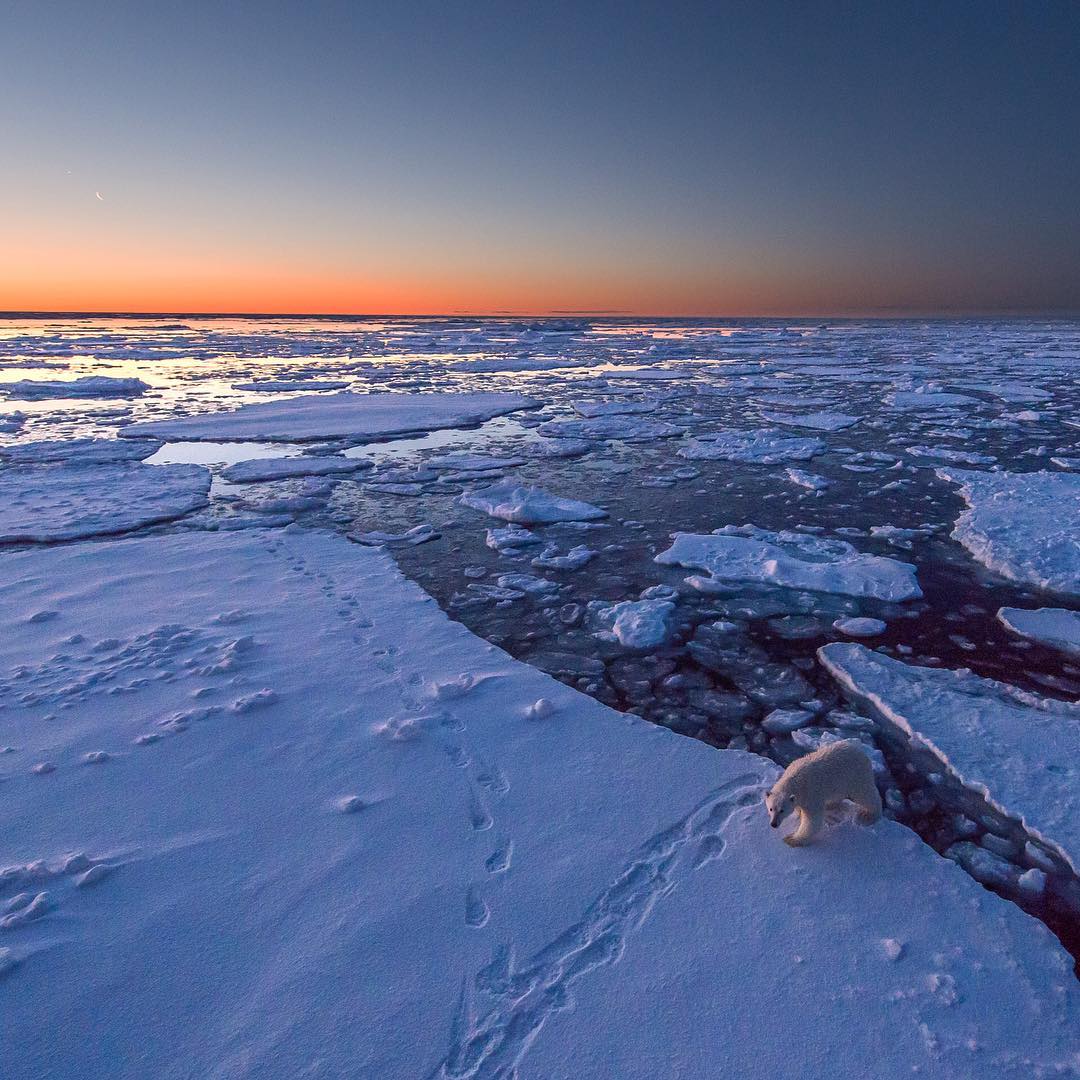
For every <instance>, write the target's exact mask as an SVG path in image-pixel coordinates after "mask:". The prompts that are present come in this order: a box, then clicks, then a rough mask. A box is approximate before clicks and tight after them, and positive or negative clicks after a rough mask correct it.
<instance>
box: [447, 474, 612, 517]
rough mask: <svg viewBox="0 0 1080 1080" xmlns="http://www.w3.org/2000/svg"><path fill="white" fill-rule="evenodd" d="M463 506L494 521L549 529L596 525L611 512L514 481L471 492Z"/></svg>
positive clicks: (463, 500) (463, 498) (465, 496)
mask: <svg viewBox="0 0 1080 1080" xmlns="http://www.w3.org/2000/svg"><path fill="white" fill-rule="evenodd" d="M458 501H459V502H460V503H461V504H462V505H463V506H471V507H472V508H473V509H474V510H483V511H484V513H486V514H490V515H491V516H492V517H497V518H502V520H503V521H512V522H514V523H515V524H517V525H549V524H551V523H552V522H555V521H596V520H598V519H599V518H605V517H607V511H606V510H601V509H600V507H598V506H593V505H592V503H587V502H581V501H580V500H579V499H564V498H561V497H560V496H558V495H549V494H548V492H546V491H544V489H543V488H538V487H523V486H522V485H520V484H515V483H514V482H513V481H512V480H506V481H504V482H503V483H501V484H493V485H492V486H491V487H486V488H481V489H480V490H478V491H468V492H466V493H465V494H464V495H462V496H461V498H460V499H459V500H458Z"/></svg>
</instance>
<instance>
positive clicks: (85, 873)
mask: <svg viewBox="0 0 1080 1080" xmlns="http://www.w3.org/2000/svg"><path fill="white" fill-rule="evenodd" d="M116 869H117V864H115V863H109V862H106V861H104V860H102V859H90V858H88V857H87V856H86V855H85V854H83V853H82V852H81V851H79V852H72V853H69V854H67V855H63V856H61V857H60V858H59V859H57V860H56V861H55V862H49V861H48V860H46V859H35V860H34V861H33V862H28V863H16V864H14V865H12V866H5V867H3V868H2V869H0V897H2V898H0V931H15V930H20V929H22V928H24V927H26V926H29V925H30V924H31V923H34V922H37V920H38V919H41V918H44V917H45V916H46V915H47V914H48V913H49V912H50V911H52V910H54V909H55V908H56V906H57V900H56V891H57V889H58V888H59V887H61V886H63V885H64V884H65V883H68V882H70V883H72V884H73V885H74V886H75V887H76V888H85V887H87V886H90V885H96V884H97V883H98V882H99V881H101V880H102V879H103V878H105V877H107V876H108V875H109V874H111V873H112V872H113V871H114V870H116ZM42 885H48V886H49V888H48V890H46V889H43V888H41V886H42ZM12 890H14V891H12ZM4 894H8V895H4ZM0 954H5V955H7V959H8V961H9V963H8V965H7V967H6V968H5V966H4V963H3V955H0V974H3V973H4V971H6V970H10V969H11V968H12V967H14V965H15V964H16V963H17V962H18V961H17V959H16V958H14V957H13V956H12V955H11V954H10V950H6V949H5V950H0Z"/></svg>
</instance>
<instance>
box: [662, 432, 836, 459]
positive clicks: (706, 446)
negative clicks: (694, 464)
mask: <svg viewBox="0 0 1080 1080" xmlns="http://www.w3.org/2000/svg"><path fill="white" fill-rule="evenodd" d="M824 452H825V444H824V443H823V442H822V441H821V440H820V439H813V438H811V439H800V438H793V437H791V436H789V435H781V434H780V433H779V432H776V431H769V430H767V429H761V430H758V431H727V432H724V433H723V434H721V435H716V436H712V437H709V438H708V439H706V438H705V437H704V436H701V437H699V438H697V439H691V440H690V441H689V442H688V443H686V444H685V445H683V446H680V447H679V450H678V454H679V457H682V458H687V459H689V460H690V461H741V462H745V463H746V464H749V465H778V464H780V463H781V462H784V461H809V460H810V459H811V458H812V457H816V456H817V455H818V454H823V453H824Z"/></svg>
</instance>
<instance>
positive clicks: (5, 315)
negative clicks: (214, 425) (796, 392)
mask: <svg viewBox="0 0 1080 1080" xmlns="http://www.w3.org/2000/svg"><path fill="white" fill-rule="evenodd" d="M19 318H22V319H26V318H29V319H44V318H127V319H156V318H192V319H356V320H361V319H639V320H645V321H648V320H659V319H672V320H679V319H681V320H690V319H695V320H701V319H708V320H715V321H783V320H801V321H806V320H812V319H830V320H837V321H840V320H849V321H856V320H861V319H876V320H882V321H885V320H890V319H891V320H902V319H942V320H947V319H976V318H978V319H990V318H1000V319H1024V318H1027V319H1040V318H1041V319H1075V318H1080V307H1078V308H938V309H934V310H927V309H920V308H910V309H909V308H871V309H868V310H867V311H864V312H855V313H852V312H850V311H849V312H831V311H820V312H809V313H802V314H784V313H780V314H776V315H745V314H744V315H738V314H733V313H730V312H729V313H705V314H696V315H689V314H662V313H656V312H634V311H621V310H617V309H596V310H585V309H583V310H572V309H558V308H556V309H551V310H548V311H543V312H540V311H512V310H489V311H451V312H441V313H439V312H423V311H415V312H397V313H390V312H377V311H372V312H327V311H277V312H271V311H185V310H170V311H157V310H143V311H136V310H125V309H122V308H118V309H115V310H105V309H96V310H95V309H87V310H78V309H74V310H53V309H46V308H40V309H38V308H31V309H23V310H19V309H12V310H0V319H19Z"/></svg>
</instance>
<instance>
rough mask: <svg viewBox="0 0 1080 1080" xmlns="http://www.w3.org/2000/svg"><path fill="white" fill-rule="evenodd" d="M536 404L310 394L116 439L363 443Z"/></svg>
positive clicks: (137, 427) (497, 397)
mask: <svg viewBox="0 0 1080 1080" xmlns="http://www.w3.org/2000/svg"><path fill="white" fill-rule="evenodd" d="M537 404H538V402H535V401H533V400H532V399H531V398H527V397H525V396H524V395H523V394H498V393H489V394H484V393H476V394H468V393H461V394H329V395H322V394H309V395H304V396H303V397H297V398H287V399H285V400H284V401H269V402H263V403H260V404H257V405H243V406H241V407H240V408H239V409H234V410H232V411H229V412H219V413H210V414H201V415H196V416H187V417H182V418H179V419H175V420H153V421H149V422H148V423H143V424H130V425H128V426H127V427H124V428H121V429H120V434H121V435H123V436H125V437H127V438H153V439H157V438H160V439H165V440H168V441H182V440H187V439H190V440H206V439H210V440H224V441H249V440H250V441H256V442H263V441H265V442H306V441H314V440H318V439H354V440H356V441H357V442H362V441H364V440H367V439H380V438H388V437H390V436H393V435H406V434H409V433H411V432H418V431H435V430H438V429H440V428H452V427H463V426H466V425H470V424H479V423H482V422H484V421H485V420H491V419H492V418H493V417H496V416H504V415H506V414H507V413H512V412H517V411H518V410H519V409H530V408H534V407H535V406H536V405H537Z"/></svg>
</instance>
